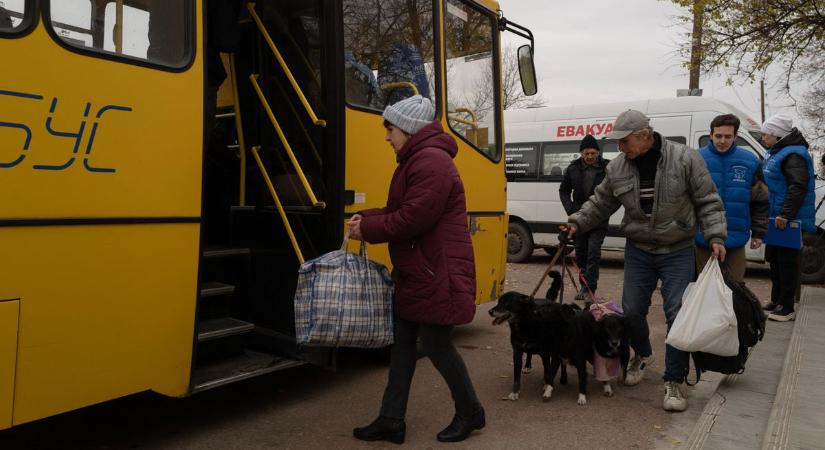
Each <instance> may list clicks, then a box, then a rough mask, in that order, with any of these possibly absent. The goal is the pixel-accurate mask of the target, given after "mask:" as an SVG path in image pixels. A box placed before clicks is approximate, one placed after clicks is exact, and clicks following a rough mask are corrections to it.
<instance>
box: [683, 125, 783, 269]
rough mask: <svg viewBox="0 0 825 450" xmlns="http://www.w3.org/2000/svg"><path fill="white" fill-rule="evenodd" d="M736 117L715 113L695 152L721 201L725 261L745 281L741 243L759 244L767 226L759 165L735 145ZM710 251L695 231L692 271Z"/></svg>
mask: <svg viewBox="0 0 825 450" xmlns="http://www.w3.org/2000/svg"><path fill="white" fill-rule="evenodd" d="M737 133H739V118H738V117H736V116H734V115H733V114H723V115H721V116H716V117H715V118H714V119H713V120H712V121H711V122H710V142H708V144H707V145H706V146H704V147H702V148H701V149H699V154H700V155H702V158H704V159H705V164H707V166H708V172H710V176H711V178H712V179H713V183H714V184H715V185H716V189H717V190H718V191H719V196H721V197H722V203H724V204H725V219H726V220H727V224H728V237H727V239H725V249H726V250H727V251H726V253H725V263H727V265H728V267H730V273H731V275H732V276H733V278H734V279H736V280H737V281H740V282H744V281H745V266H746V260H745V244H747V243H748V239H750V241H751V248H752V249H757V248H759V246H761V245H762V238H763V237H764V236H765V232H766V231H767V228H768V189H767V187H766V186H765V184H764V183H763V182H762V180H763V176H762V166H761V163H760V161H759V158H757V156H756V155H755V154H753V153H752V152H749V151H747V150H745V149H744V148H740V147H737V146H736V137H737ZM711 254H712V252H711V250H710V249H709V248H708V243H707V242H706V241H705V236H704V234H703V233H701V232H699V233H697V234H696V270H697V272H701V271H702V269H703V268H704V267H705V264H706V263H707V262H708V259H709V258H710V256H711Z"/></svg>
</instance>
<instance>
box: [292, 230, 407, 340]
mask: <svg viewBox="0 0 825 450" xmlns="http://www.w3.org/2000/svg"><path fill="white" fill-rule="evenodd" d="M347 242H348V240H347V239H345V240H344V243H343V245H341V249H340V250H335V251H333V252H330V253H327V254H325V255H322V256H319V257H318V258H315V259H313V260H311V261H307V262H305V263H304V264H302V265H301V268H300V269H298V288H297V290H296V292H295V336H296V339H297V341H298V344H301V345H307V346H319V347H363V348H377V347H385V346H387V345H390V344H392V342H393V323H392V317H393V311H392V301H393V283H392V279H391V278H390V273H389V271H388V270H387V268H386V267H384V266H383V265H382V264H379V263H376V262H374V261H370V260H369V258H368V257H367V247H366V244H365V243H364V242H363V241H362V242H361V251H360V254H358V255H356V254H354V253H350V252H348V251H347V250H346V247H347Z"/></svg>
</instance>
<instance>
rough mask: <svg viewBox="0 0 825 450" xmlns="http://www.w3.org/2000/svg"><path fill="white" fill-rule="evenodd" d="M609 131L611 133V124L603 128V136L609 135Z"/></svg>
mask: <svg viewBox="0 0 825 450" xmlns="http://www.w3.org/2000/svg"><path fill="white" fill-rule="evenodd" d="M611 131H613V124H612V123H609V124H607V126H606V127H604V134H607V133H610V132H611Z"/></svg>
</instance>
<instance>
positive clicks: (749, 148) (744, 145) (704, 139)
mask: <svg viewBox="0 0 825 450" xmlns="http://www.w3.org/2000/svg"><path fill="white" fill-rule="evenodd" d="M709 142H710V136H708V135H707V134H706V135H704V136H702V137H700V138H699V148H702V147H704V146H706V145H708V143H709ZM736 146H737V147H739V148H743V149H745V150H747V151H749V152H751V153H753V154H754V156H756V157H757V158H759V160H760V161H762V160H763V159H764V158H762V155H760V154H759V152H758V151H756V149H754V148H753V146H752V145H751V144H750V143H749V142H748V141H746V140H744V139H742V137H741V136H740V137H737V138H736Z"/></svg>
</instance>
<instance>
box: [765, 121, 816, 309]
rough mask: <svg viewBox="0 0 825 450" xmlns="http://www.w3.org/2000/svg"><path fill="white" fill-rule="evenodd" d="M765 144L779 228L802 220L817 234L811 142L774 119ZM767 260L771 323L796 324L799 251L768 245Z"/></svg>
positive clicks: (772, 205) (772, 206)
mask: <svg viewBox="0 0 825 450" xmlns="http://www.w3.org/2000/svg"><path fill="white" fill-rule="evenodd" d="M762 142H764V143H765V146H766V147H768V158H767V159H766V160H765V170H764V173H765V181H766V182H767V183H768V192H769V200H770V214H769V218H768V220H772V221H774V224H775V225H776V228H778V229H780V230H783V229H785V228H786V227H787V226H788V221H790V220H799V221H800V222H801V226H802V231H805V232H815V231H816V223H815V222H814V217H815V208H814V195H815V194H814V188H815V186H814V183H815V178H816V177H815V175H814V164H813V160H812V159H811V154H810V153H808V142H806V141H805V138H804V137H802V133H800V132H799V130H797V129H796V128H794V126H793V122H792V121H791V119H789V118H787V117H783V116H781V115H774V116H773V117H770V118H769V119H768V120H766V121H765V123H764V124H762ZM765 259H767V260H768V261H769V262H770V264H771V281H772V282H773V286H772V287H771V303H770V304H769V305H768V306H766V307H765V309H766V310H768V311H771V314H770V316H768V318H769V319H771V320H777V321H780V322H786V321H789V320H794V318H795V317H796V313H795V312H794V296H795V294H796V288H797V286H798V285H799V249H794V248H787V247H780V246H774V245H768V246H767V248H766V249H765Z"/></svg>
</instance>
